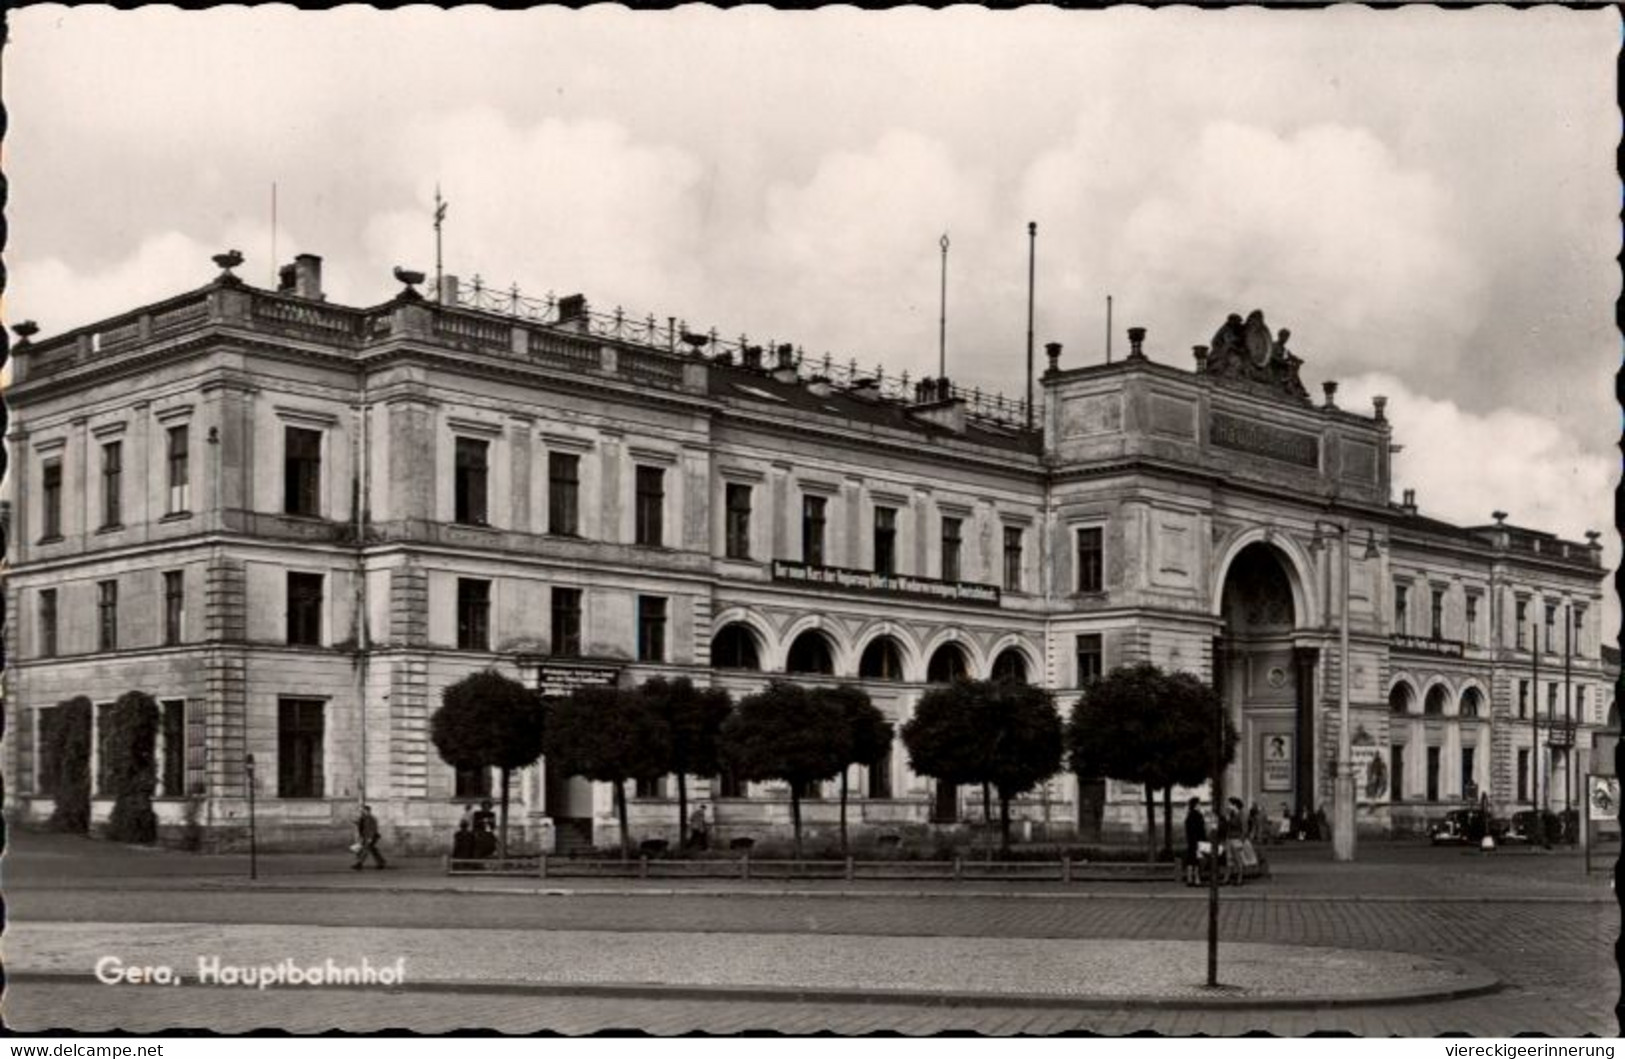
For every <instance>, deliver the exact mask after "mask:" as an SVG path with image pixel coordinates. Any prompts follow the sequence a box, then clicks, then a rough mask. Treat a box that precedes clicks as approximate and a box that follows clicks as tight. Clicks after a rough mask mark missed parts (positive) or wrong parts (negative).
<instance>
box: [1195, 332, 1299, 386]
mask: <svg viewBox="0 0 1625 1059" xmlns="http://www.w3.org/2000/svg"><path fill="white" fill-rule="evenodd" d="M1291 337H1292V332H1291V331H1288V330H1286V329H1285V328H1282V330H1281V331H1280V333H1279V334H1277V335H1276V336H1275V337H1273V338H1272V337H1270V329H1269V325H1268V324H1266V323H1265V322H1264V313H1263V311H1262V310H1260V309H1254V310H1253V311H1252V312H1250V313H1248V314H1247V319H1245V320H1243V319H1242V318H1241V314H1239V313H1231V314H1230V316H1229V318H1228V319H1227V320H1225V322H1224V326H1222V327H1220V328H1219V330H1218V332H1217V333H1216V334H1215V335H1214V336H1213V343H1212V345H1211V346H1209V347H1208V354H1207V360H1206V363H1205V366H1204V370H1205V372H1206V374H1208V375H1211V376H1213V377H1214V378H1217V379H1222V380H1224V381H1226V382H1242V383H1247V384H1250V385H1252V386H1255V387H1262V388H1266V389H1270V390H1274V391H1276V392H1279V393H1282V394H1285V395H1286V396H1288V397H1293V398H1296V399H1297V400H1300V401H1308V400H1309V391H1307V390H1305V389H1304V387H1303V382H1302V380H1301V379H1299V378H1298V370H1299V368H1301V367H1302V366H1303V360H1302V359H1300V358H1299V357H1296V356H1294V355H1293V353H1292V351H1291V350H1290V349H1288V348H1287V339H1289V338H1291Z"/></svg>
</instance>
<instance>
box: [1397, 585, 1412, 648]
mask: <svg viewBox="0 0 1625 1059" xmlns="http://www.w3.org/2000/svg"><path fill="white" fill-rule="evenodd" d="M1409 597H1410V590H1409V589H1407V588H1406V587H1405V586H1404V585H1395V586H1394V632H1396V633H1398V634H1399V635H1401V636H1404V635H1405V634H1406V633H1407V632H1409V631H1410V627H1411V623H1410V598H1409Z"/></svg>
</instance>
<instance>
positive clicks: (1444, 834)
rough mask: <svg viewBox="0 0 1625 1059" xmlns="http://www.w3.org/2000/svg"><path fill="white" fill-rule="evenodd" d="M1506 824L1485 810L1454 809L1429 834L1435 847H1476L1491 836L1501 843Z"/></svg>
mask: <svg viewBox="0 0 1625 1059" xmlns="http://www.w3.org/2000/svg"><path fill="white" fill-rule="evenodd" d="M1506 826H1507V825H1506V822H1505V821H1502V820H1496V819H1494V818H1492V817H1491V816H1490V814H1489V813H1487V812H1485V811H1484V810H1483V809H1452V810H1450V812H1448V813H1446V814H1445V815H1444V819H1443V820H1441V821H1439V823H1438V824H1436V825H1435V826H1434V828H1433V830H1432V831H1431V832H1430V833H1429V837H1430V838H1431V839H1432V840H1433V844H1434V845H1435V846H1476V845H1478V844H1479V843H1480V842H1482V841H1483V840H1484V836H1485V835H1489V836H1490V837H1491V838H1493V839H1495V841H1497V842H1500V841H1501V836H1502V835H1503V834H1504V833H1505V831H1506Z"/></svg>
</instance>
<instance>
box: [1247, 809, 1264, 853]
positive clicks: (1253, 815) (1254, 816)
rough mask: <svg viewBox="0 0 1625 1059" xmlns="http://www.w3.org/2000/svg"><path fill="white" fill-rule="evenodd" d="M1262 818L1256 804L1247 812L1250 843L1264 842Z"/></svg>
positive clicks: (1248, 839)
mask: <svg viewBox="0 0 1625 1059" xmlns="http://www.w3.org/2000/svg"><path fill="white" fill-rule="evenodd" d="M1260 817H1261V814H1260V813H1259V811H1258V803H1257V802H1254V803H1253V804H1252V806H1251V808H1249V809H1248V810H1247V841H1249V842H1254V843H1262V842H1263V841H1264V829H1263V827H1262V826H1260Z"/></svg>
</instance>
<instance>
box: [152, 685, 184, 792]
mask: <svg viewBox="0 0 1625 1059" xmlns="http://www.w3.org/2000/svg"><path fill="white" fill-rule="evenodd" d="M159 709H160V710H161V711H162V712H161V713H160V714H159V721H158V736H159V739H158V743H159V754H158V758H159V761H160V762H161V763H162V764H161V766H160V769H161V771H160V772H159V777H160V786H159V791H160V793H161V794H162V796H163V797H165V798H180V797H182V796H183V795H185V794H186V700H184V699H165V700H164V701H163V702H162V703H161V704H160V706H159Z"/></svg>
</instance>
